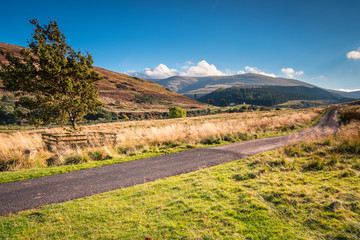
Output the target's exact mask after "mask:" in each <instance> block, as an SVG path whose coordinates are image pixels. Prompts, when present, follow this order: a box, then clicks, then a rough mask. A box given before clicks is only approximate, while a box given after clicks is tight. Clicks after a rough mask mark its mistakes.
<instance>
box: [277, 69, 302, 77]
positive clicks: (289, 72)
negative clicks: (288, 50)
mask: <svg viewBox="0 0 360 240" xmlns="http://www.w3.org/2000/svg"><path fill="white" fill-rule="evenodd" d="M281 71H282V72H283V73H284V74H285V75H286V76H287V77H291V78H293V77H294V76H300V75H303V74H304V72H303V71H297V72H295V70H294V69H292V68H282V69H281Z"/></svg>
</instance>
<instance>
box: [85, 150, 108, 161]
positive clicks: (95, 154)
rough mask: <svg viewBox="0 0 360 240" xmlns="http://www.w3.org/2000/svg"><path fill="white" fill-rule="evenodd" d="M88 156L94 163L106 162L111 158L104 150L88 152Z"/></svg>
mask: <svg viewBox="0 0 360 240" xmlns="http://www.w3.org/2000/svg"><path fill="white" fill-rule="evenodd" d="M88 156H89V157H90V158H91V160H94V161H101V160H107V159H112V158H113V157H112V156H110V155H109V154H108V153H107V152H106V151H104V150H96V151H92V152H89V153H88Z"/></svg>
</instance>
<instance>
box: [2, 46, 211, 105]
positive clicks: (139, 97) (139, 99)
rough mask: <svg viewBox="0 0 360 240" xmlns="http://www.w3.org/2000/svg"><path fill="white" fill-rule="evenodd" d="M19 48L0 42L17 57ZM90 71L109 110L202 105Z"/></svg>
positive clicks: (150, 84) (113, 75) (121, 77)
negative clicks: (96, 80) (97, 77)
mask: <svg viewBox="0 0 360 240" xmlns="http://www.w3.org/2000/svg"><path fill="white" fill-rule="evenodd" d="M22 49H24V47H21V46H17V45H12V44H7V43H0V51H4V52H10V53H13V54H15V55H17V56H19V54H17V53H18V52H19V51H20V50H22ZM0 61H2V62H5V63H6V59H5V58H4V57H3V56H2V55H0ZM94 71H96V72H98V73H99V74H100V75H101V76H103V77H104V79H103V80H101V81H99V82H97V85H98V87H99V99H100V101H101V102H102V103H103V104H104V106H105V107H106V108H107V109H109V110H112V111H123V110H126V111H154V110H160V111H162V110H167V109H168V108H169V107H171V106H173V105H177V106H180V107H183V108H187V109H189V108H201V107H205V106H206V105H205V104H202V103H199V102H197V101H195V100H193V99H190V98H187V97H185V96H183V95H180V94H178V93H176V92H173V91H171V90H169V89H167V88H166V87H163V86H161V85H159V84H157V83H154V82H150V81H147V80H145V79H142V78H137V77H131V76H129V75H126V74H122V73H117V72H113V71H109V70H106V69H103V68H99V67H94ZM0 85H1V84H0ZM2 93H4V90H2Z"/></svg>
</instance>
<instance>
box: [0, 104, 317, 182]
mask: <svg viewBox="0 0 360 240" xmlns="http://www.w3.org/2000/svg"><path fill="white" fill-rule="evenodd" d="M322 111H323V109H321V108H317V109H311V110H309V109H306V110H296V111H294V110H286V111H270V112H248V113H233V114H219V115H211V116H203V117H193V118H185V119H168V120H149V121H140V122H118V123H109V124H97V125H91V126H85V127H84V131H85V132H91V131H102V132H116V133H117V135H118V137H117V144H116V146H115V147H113V146H104V147H101V148H98V147H94V148H91V147H90V148H86V149H82V150H73V149H65V150H64V151H61V152H58V153H51V152H48V151H45V150H44V146H43V143H42V140H41V134H40V133H39V132H37V131H29V132H18V133H7V134H5V133H2V134H0V143H1V145H0V146H1V147H0V168H1V169H3V172H0V183H3V182H9V181H17V180H22V179H29V178H34V177H41V176H46V175H52V174H57V173H64V172H70V171H74V170H79V169H86V168H91V167H96V166H101V165H108V164H114V163H119V162H124V161H130V160H134V159H140V158H145V157H151V156H156V155H161V154H167V153H172V152H177V151H181V150H185V149H189V148H197V147H206V146H214V145H219V144H226V143H231V142H236V141H242V140H247V139H252V138H258V137H267V136H272V135H278V134H285V133H288V132H289V131H295V130H297V129H300V128H301V127H304V126H309V125H310V124H311V123H312V122H314V121H315V119H316V118H317V117H319V114H321V112H322ZM60 130H61V129H50V130H49V131H51V132H56V131H60ZM26 149H31V153H30V154H25V150H26ZM4 170H5V171H4Z"/></svg>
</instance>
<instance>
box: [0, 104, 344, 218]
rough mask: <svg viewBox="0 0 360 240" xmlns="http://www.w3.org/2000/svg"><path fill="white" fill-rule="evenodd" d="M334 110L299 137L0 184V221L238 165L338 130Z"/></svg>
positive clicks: (216, 148) (190, 151) (195, 150)
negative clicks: (46, 207) (2, 217)
mask: <svg viewBox="0 0 360 240" xmlns="http://www.w3.org/2000/svg"><path fill="white" fill-rule="evenodd" d="M337 112H338V109H336V108H333V109H330V110H329V111H327V112H326V113H325V114H324V116H323V117H322V118H321V119H320V121H319V122H318V124H317V125H316V126H313V127H310V128H306V129H304V130H302V131H300V132H298V133H294V134H289V135H284V136H276V137H270V138H263V139H255V140H249V141H243V142H239V143H232V144H228V145H223V146H217V147H208V148H199V149H193V150H188V151H183V152H178V153H174V154H168V155H163V156H158V157H152V158H145V159H140V160H135V161H130V162H125V163H119V164H114V165H108V166H102V167H96V168H91V169H86V170H80V171H74V172H69V173H64V174H58V175H52V176H47V177H42V178H35V179H29V180H23V181H18V182H10V183H3V184H0V215H6V214H9V213H16V212H19V211H22V210H26V209H33V208H36V207H39V206H43V205H47V204H52V203H59V202H65V201H69V200H73V199H77V198H81V197H86V196H90V195H94V194H98V193H103V192H107V191H111V190H114V189H118V188H124V187H129V186H133V185H136V184H141V183H145V182H149V181H154V180H156V179H160V178H165V177H170V176H175V175H179V174H183V173H188V172H193V171H196V170H199V169H202V168H207V167H211V166H215V165H219V164H222V163H226V162H231V161H235V160H238V159H240V158H244V157H248V156H251V155H254V154H258V153H261V152H266V151H270V150H274V149H277V148H280V147H282V146H285V145H288V144H290V143H293V142H296V141H301V140H304V139H309V138H312V137H315V136H319V135H322V136H323V135H326V134H334V133H335V132H336V131H337V130H338V129H339V127H340V125H339V121H338V118H337Z"/></svg>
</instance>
